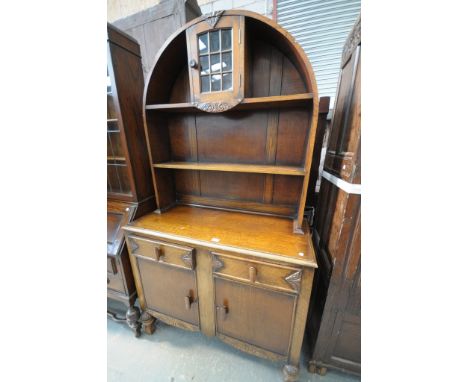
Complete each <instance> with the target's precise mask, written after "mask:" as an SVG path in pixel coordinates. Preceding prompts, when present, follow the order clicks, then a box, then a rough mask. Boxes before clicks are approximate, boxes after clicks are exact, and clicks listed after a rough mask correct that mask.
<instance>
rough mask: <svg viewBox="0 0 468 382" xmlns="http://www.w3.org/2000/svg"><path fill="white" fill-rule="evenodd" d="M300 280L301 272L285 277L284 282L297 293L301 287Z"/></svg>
mask: <svg viewBox="0 0 468 382" xmlns="http://www.w3.org/2000/svg"><path fill="white" fill-rule="evenodd" d="M301 279H302V270H300V271H297V272H294V273H291V274H290V275H289V276H286V277H285V278H284V280H285V281H286V282H287V283H288V284H289V285H291V286H292V287H293V289H294V290H295V291H296V292H297V291H299V287H300V285H301Z"/></svg>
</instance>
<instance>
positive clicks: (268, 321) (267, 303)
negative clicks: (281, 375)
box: [215, 277, 296, 355]
mask: <svg viewBox="0 0 468 382" xmlns="http://www.w3.org/2000/svg"><path fill="white" fill-rule="evenodd" d="M215 295H216V297H215V302H216V331H217V333H220V334H224V335H226V336H229V337H232V338H235V339H238V340H240V341H244V342H247V343H249V344H251V345H255V346H258V347H260V348H262V349H265V350H269V351H272V352H274V353H277V354H281V355H287V354H288V351H289V343H290V337H291V328H292V322H293V318H294V307H295V300H296V299H295V297H294V296H292V295H288V294H284V293H279V292H273V291H269V290H265V289H261V288H256V287H252V286H249V285H244V284H241V283H236V282H232V281H227V280H224V279H221V278H218V277H216V278H215ZM223 307H225V309H224V308H223Z"/></svg>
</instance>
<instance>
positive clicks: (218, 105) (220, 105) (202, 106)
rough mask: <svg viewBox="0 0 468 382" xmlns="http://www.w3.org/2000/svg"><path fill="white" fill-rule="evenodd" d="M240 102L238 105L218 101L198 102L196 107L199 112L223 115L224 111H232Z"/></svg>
mask: <svg viewBox="0 0 468 382" xmlns="http://www.w3.org/2000/svg"><path fill="white" fill-rule="evenodd" d="M238 103H239V102H237V103H229V102H223V101H217V102H196V103H195V107H196V108H197V109H198V110H202V111H206V112H207V113H222V112H223V111H226V110H229V109H232V108H233V107H234V106H236V105H237V104H238Z"/></svg>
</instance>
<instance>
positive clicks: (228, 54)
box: [186, 16, 245, 107]
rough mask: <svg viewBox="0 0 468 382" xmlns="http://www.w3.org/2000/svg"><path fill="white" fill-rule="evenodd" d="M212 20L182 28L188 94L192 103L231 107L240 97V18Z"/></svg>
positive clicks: (242, 87)
mask: <svg viewBox="0 0 468 382" xmlns="http://www.w3.org/2000/svg"><path fill="white" fill-rule="evenodd" d="M213 20H216V21H215V22H216V23H215V24H214V27H212V25H211V24H209V23H203V22H202V23H197V24H195V25H193V26H192V27H190V28H188V29H187V31H186V33H187V41H188V43H187V52H188V57H189V66H190V70H189V73H190V85H191V89H192V92H191V93H192V95H193V102H195V103H210V102H211V103H212V102H216V103H218V104H220V103H223V102H224V103H226V105H229V106H231V107H232V106H233V105H236V104H238V103H239V102H241V100H242V99H243V98H244V82H245V78H243V72H244V70H243V67H241V66H243V65H244V50H245V44H243V42H242V41H243V35H244V18H243V17H239V16H224V17H221V18H219V19H213ZM213 22H214V21H213ZM244 77H245V76H244ZM226 107H228V106H226Z"/></svg>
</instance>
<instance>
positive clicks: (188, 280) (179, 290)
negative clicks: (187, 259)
mask: <svg viewBox="0 0 468 382" xmlns="http://www.w3.org/2000/svg"><path fill="white" fill-rule="evenodd" d="M135 258H136V261H137V264H138V271H139V273H140V279H141V284H142V287H143V294H144V296H145V300H146V306H147V307H148V308H149V309H151V310H154V311H156V312H159V313H163V314H166V315H168V316H171V317H174V318H177V319H179V320H182V321H185V322H188V323H190V324H193V325H196V326H199V319H198V295H197V285H196V280H195V272H194V271H191V270H188V269H183V268H177V267H173V266H170V265H165V264H161V263H158V262H156V261H155V260H151V259H146V258H143V257H135Z"/></svg>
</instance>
